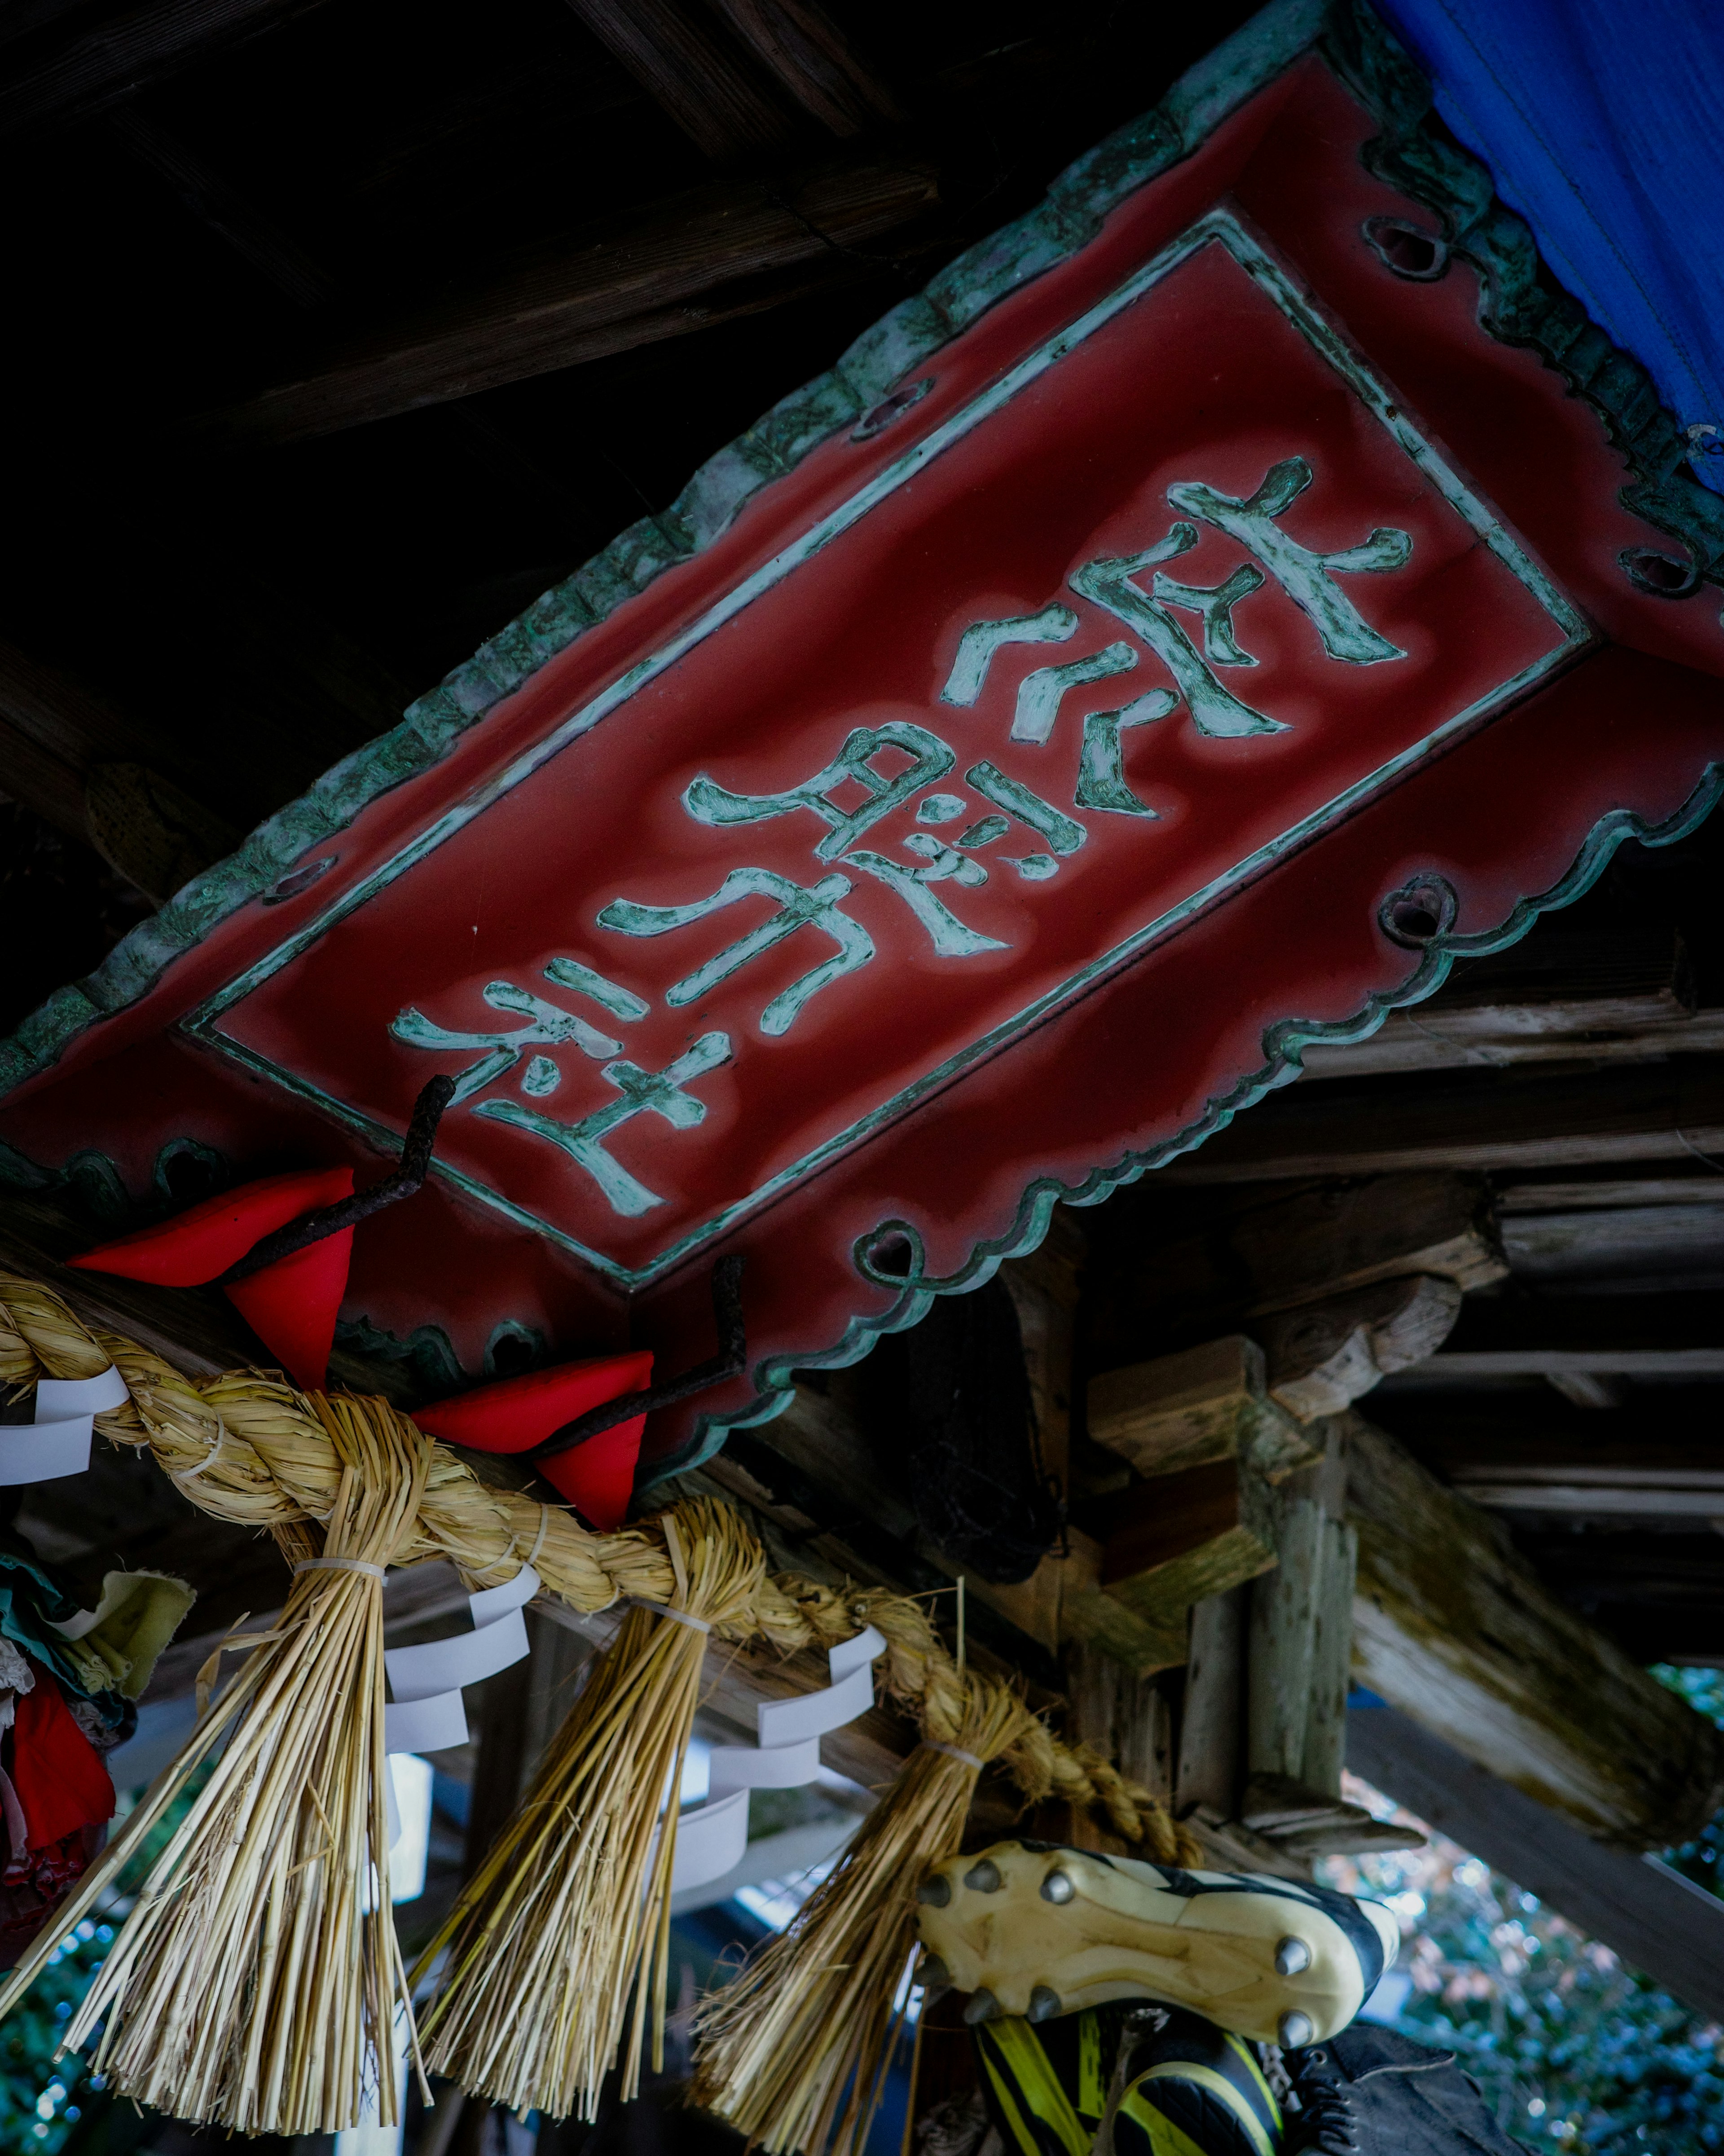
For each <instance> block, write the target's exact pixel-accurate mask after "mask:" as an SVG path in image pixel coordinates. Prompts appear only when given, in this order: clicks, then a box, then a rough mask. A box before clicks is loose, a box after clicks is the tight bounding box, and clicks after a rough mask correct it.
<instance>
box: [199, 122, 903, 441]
mask: <svg viewBox="0 0 1724 2156" xmlns="http://www.w3.org/2000/svg"><path fill="white" fill-rule="evenodd" d="M937 192H938V190H937V182H936V177H935V174H934V172H933V170H932V168H931V167H929V166H927V165H926V164H924V163H921V162H916V161H915V160H910V159H904V158H893V157H872V158H863V159H859V160H853V161H851V162H848V163H846V164H844V165H843V166H832V167H823V168H822V169H821V170H820V171H818V172H813V173H805V174H803V175H801V176H798V177H790V178H787V179H785V180H784V181H782V182H757V181H726V182H719V183H716V184H715V185H713V186H711V187H705V188H700V189H697V190H695V191H694V192H692V193H689V194H685V195H680V196H678V197H675V198H673V199H672V200H671V201H670V202H667V203H659V204H657V205H655V206H654V208H651V209H650V210H648V211H645V212H643V213H639V214H634V215H631V216H629V218H626V219H623V220H618V221H615V222H613V223H609V224H607V225H606V226H604V227H603V228H595V229H593V231H591V232H590V233H589V234H587V236H586V238H585V239H584V242H583V244H581V245H579V246H578V247H573V248H571V249H568V250H567V251H565V252H563V253H562V254H557V256H555V257H552V258H550V259H545V260H542V261H541V262H540V263H538V264H536V265H535V266H534V267H532V268H531V269H527V270H524V271H521V272H520V273H518V274H516V275H513V276H511V278H510V279H509V280H507V281H506V282H505V283H503V284H500V285H495V286H493V287H491V288H490V290H485V291H481V292H478V293H475V294H473V295H470V296H469V298H467V299H465V300H463V301H461V302H460V303H459V305H454V306H452V307H444V308H439V310H437V311H434V312H432V313H428V314H426V315H423V316H418V317H416V318H414V319H413V320H410V321H404V322H403V323H401V324H400V325H399V326H396V327H393V328H392V329H389V330H387V331H382V332H380V333H378V334H376V335H373V336H368V337H366V338H363V339H360V340H357V341H355V342H354V343H352V344H351V345H350V346H346V348H344V349H342V350H341V351H339V352H332V353H331V355H330V357H329V358H328V359H327V360H326V362H324V363H323V364H322V365H321V366H320V367H317V368H316V370H315V371H313V372H310V373H308V374H306V375H304V376H302V377H300V378H299V379H298V380H295V381H292V382H282V383H280V384H278V385H277V386H276V387H275V388H271V389H267V390H264V392H263V393H261V394H260V395H259V396H256V397H254V398H251V399H249V401H248V402H246V403H243V404H239V405H235V406H233V407H232V408H229V409H228V410H227V411H225V412H222V413H215V414H213V415H210V417H209V418H208V419H206V420H205V421H203V422H202V423H201V424H203V425H204V426H207V427H208V428H209V429H211V430H213V431H217V432H220V433H223V434H228V435H230V436H232V437H233V438H235V439H241V440H245V441H251V442H258V443H264V442H277V443H280V442H290V441H298V440H302V439H307V438H309V437H310V436H314V435H319V434H334V433H336V432H338V431H340V430H341V429H343V428H346V427H355V426H362V425H364V424H366V423H368V422H370V421H372V420H376V419H382V418H390V417H392V416H393V414H395V413H400V412H407V411H413V410H415V409H418V408H419V407H421V406H423V405H427V404H439V403H448V402H449V401H451V400H453V399H454V398H462V397H469V396H472V395H474V394H475V393H477V392H479V391H480V390H484V389H490V388H497V387H499V386H500V384H502V383H505V382H519V381H523V380H525V379H526V378H527V377H530V376H533V375H537V374H545V373H549V372H552V371H553V370H555V369H557V368H559V367H572V366H575V365H577V364H578V363H580V362H583V361H587V360H590V359H596V358H601V357H606V356H608V355H609V354H612V353H614V352H626V351H630V350H633V349H634V348H635V347H636V346H639V345H642V344H649V343H654V342H657V341H660V340H661V339H663V338H665V337H671V336H684V335H686V334H688V333H690V331H695V330H697V329H700V328H704V327H706V326H708V325H709V324H710V323H711V322H712V321H717V320H721V319H726V318H729V317H730V316H734V315H738V314H746V313H752V312H754V311H758V310H759V309H760V308H761V307H762V306H772V305H779V304H782V302H783V301H784V300H787V299H790V298H794V297H798V296H800V295H801V293H802V292H803V291H804V290H808V284H807V282H806V280H807V278H808V276H809V275H813V276H814V277H815V278H816V280H817V281H818V282H820V283H825V282H829V281H830V280H832V279H833V278H834V277H839V278H840V279H846V280H847V279H850V278H854V277H855V276H857V275H861V274H866V265H865V264H858V263H857V262H856V261H855V260H854V259H853V257H852V256H851V255H850V254H849V253H848V252H847V251H846V250H851V249H855V248H856V247H857V246H859V244H861V243H863V242H865V241H866V240H869V239H873V238H875V237H876V236H878V235H879V234H881V233H884V232H888V231H890V230H892V229H893V228H895V227H897V226H899V225H901V224H903V223H906V222H907V221H909V220H910V219H911V218H914V217H916V215H918V214H919V213H921V211H922V210H924V209H926V208H927V207H928V206H929V204H930V203H932V202H934V201H935V200H936V197H937ZM787 273H789V274H788V275H787ZM775 278H777V279H781V280H783V281H782V282H779V283H776V284H775V283H774V282H773V281H772V280H774V279H775ZM751 280H752V281H753V286H754V288H753V289H749V286H750V284H751ZM706 295H711V298H707V297H706ZM703 300H704V301H705V304H702V302H703Z"/></svg>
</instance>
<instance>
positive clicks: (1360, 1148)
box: [1157, 1055, 1724, 1184]
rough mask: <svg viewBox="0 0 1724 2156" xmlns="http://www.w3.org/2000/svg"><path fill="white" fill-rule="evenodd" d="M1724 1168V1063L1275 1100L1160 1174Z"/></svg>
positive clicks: (1434, 1083)
mask: <svg viewBox="0 0 1724 2156" xmlns="http://www.w3.org/2000/svg"><path fill="white" fill-rule="evenodd" d="M1695 1153H1702V1154H1717V1155H1719V1156H1721V1157H1724V1058H1720V1057H1717V1056H1702V1055H1685V1056H1673V1057H1671V1058H1670V1060H1668V1061H1667V1062H1663V1063H1656V1064H1644V1065H1642V1064H1624V1065H1612V1066H1607V1067H1606V1068H1604V1069H1603V1070H1579V1071H1574V1070H1562V1071H1556V1072H1552V1071H1545V1070H1505V1071H1491V1072H1482V1071H1481V1072H1473V1071H1455V1072H1449V1073H1445V1074H1444V1075H1442V1076H1440V1077H1432V1078H1398V1079H1389V1080H1385V1081H1381V1082H1379V1083H1378V1084H1377V1085H1374V1086H1370V1087H1368V1088H1367V1087H1362V1086H1361V1087H1354V1086H1309V1087H1307V1086H1294V1087H1292V1088H1290V1090H1289V1091H1285V1092H1280V1093H1275V1094H1274V1095H1272V1096H1270V1099H1268V1100H1267V1101H1263V1102H1261V1103H1260V1105H1259V1106H1256V1107H1255V1108H1252V1109H1250V1110H1249V1111H1247V1112H1246V1113H1245V1114H1244V1115H1242V1116H1238V1117H1236V1118H1235V1120H1234V1122H1233V1123H1232V1124H1231V1126H1230V1127H1229V1128H1228V1129H1226V1130H1224V1131H1223V1132H1220V1133H1219V1135H1218V1136H1216V1137H1213V1138H1211V1139H1210V1140H1209V1141H1208V1142H1207V1143H1206V1144H1205V1145H1203V1146H1202V1147H1199V1148H1198V1151H1197V1152H1194V1153H1191V1154H1188V1155H1186V1156H1184V1157H1183V1158H1181V1159H1179V1160H1177V1161H1175V1162H1173V1163H1170V1165H1169V1166H1167V1168H1162V1169H1161V1170H1160V1171H1159V1173H1158V1175H1157V1181H1162V1180H1163V1179H1165V1180H1166V1182H1167V1183H1170V1184H1171V1183H1247V1182H1249V1183H1258V1182H1271V1181H1290V1180H1292V1179H1294V1178H1304V1177H1309V1176H1322V1175H1375V1174H1380V1173H1385V1172H1387V1171H1389V1170H1393V1169H1404V1168H1472V1169H1495V1170H1498V1171H1506V1172H1509V1173H1520V1172H1522V1171H1525V1170H1527V1169H1531V1168H1566V1167H1569V1166H1575V1167H1578V1166H1581V1165H1583V1164H1586V1163H1592V1162H1609V1161H1630V1160H1678V1159H1684V1158H1691V1157H1692V1156H1693V1155H1694V1154H1695Z"/></svg>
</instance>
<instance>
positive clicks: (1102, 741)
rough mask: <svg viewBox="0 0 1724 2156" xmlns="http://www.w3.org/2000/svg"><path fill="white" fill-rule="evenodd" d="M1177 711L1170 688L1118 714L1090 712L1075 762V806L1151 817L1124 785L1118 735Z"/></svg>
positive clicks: (1141, 698)
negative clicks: (1081, 750)
mask: <svg viewBox="0 0 1724 2156" xmlns="http://www.w3.org/2000/svg"><path fill="white" fill-rule="evenodd" d="M1178 708H1179V699H1178V696H1175V695H1174V693H1173V691H1172V690H1171V689H1151V690H1148V691H1147V693H1146V694H1145V695H1143V696H1138V697H1137V698H1136V699H1134V701H1132V702H1131V703H1129V704H1127V705H1126V706H1124V708H1123V709H1122V710H1121V711H1091V712H1090V716H1088V717H1087V718H1086V719H1085V721H1084V746H1083V752H1082V755H1081V756H1080V758H1079V762H1078V783H1077V805H1078V807H1079V808H1111V809H1113V810H1115V811H1116V812H1117V813H1118V814H1121V815H1123V816H1154V815H1155V814H1156V813H1157V812H1156V811H1155V810H1154V809H1153V808H1151V807H1150V806H1149V804H1148V803H1147V802H1143V801H1140V800H1139V799H1138V798H1137V795H1136V794H1135V793H1133V792H1132V791H1131V788H1130V787H1129V786H1127V785H1126V773H1125V767H1124V762H1123V759H1122V757H1121V752H1120V735H1121V731H1123V730H1124V729H1125V728H1126V727H1127V726H1148V725H1149V724H1150V723H1151V721H1152V720H1156V719H1164V718H1166V717H1167V714H1168V712H1169V711H1178Z"/></svg>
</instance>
